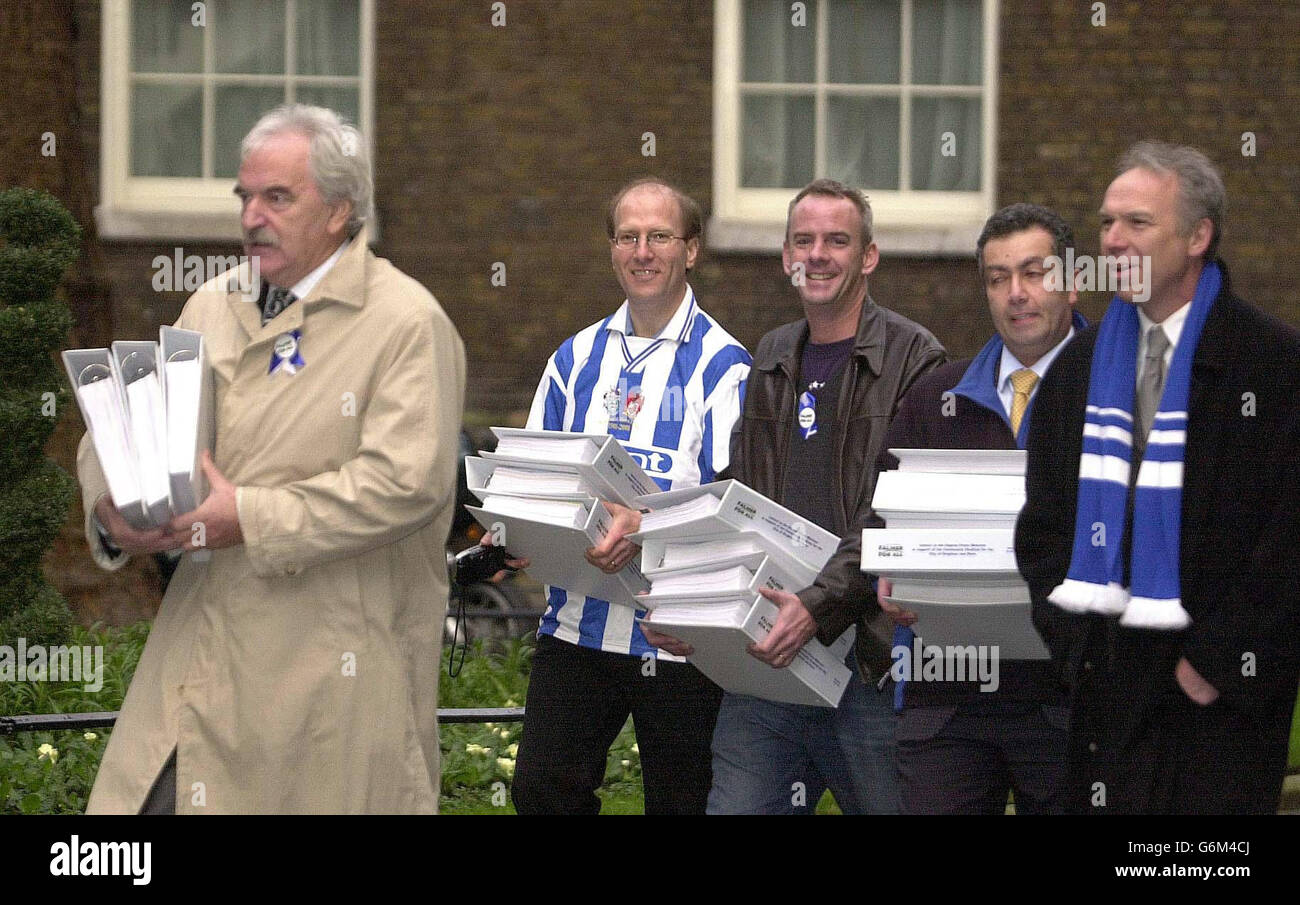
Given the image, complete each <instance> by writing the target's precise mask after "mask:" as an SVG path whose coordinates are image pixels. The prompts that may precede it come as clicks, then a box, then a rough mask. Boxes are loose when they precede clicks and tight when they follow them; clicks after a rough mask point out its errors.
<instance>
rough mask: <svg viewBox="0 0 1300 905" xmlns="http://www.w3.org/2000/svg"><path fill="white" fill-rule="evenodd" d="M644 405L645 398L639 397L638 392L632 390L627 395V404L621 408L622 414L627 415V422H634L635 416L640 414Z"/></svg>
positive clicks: (639, 393) (639, 392)
mask: <svg viewBox="0 0 1300 905" xmlns="http://www.w3.org/2000/svg"><path fill="white" fill-rule="evenodd" d="M644 403H645V397H644V396H642V395H641V391H640V390H633V391H632V392H630V393H628V394H627V404H626V405H625V406H623V412H624V413H625V414H626V415H627V420H628V421H635V420H636V416H637V415H639V414H641V406H642V405H643V404H644Z"/></svg>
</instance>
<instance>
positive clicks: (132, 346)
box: [63, 327, 212, 530]
mask: <svg viewBox="0 0 1300 905" xmlns="http://www.w3.org/2000/svg"><path fill="white" fill-rule="evenodd" d="M161 337H162V338H163V345H162V346H160V344H159V343H155V342H151V341H118V342H114V343H113V344H112V349H111V352H110V350H109V349H70V350H68V351H66V352H64V353H63V363H64V367H65V368H66V370H67V372H68V378H69V380H70V381H71V383H72V386H73V387H74V388H75V392H76V398H77V404H78V406H79V407H80V408H81V414H82V417H83V419H84V420H85V422H86V427H87V430H88V431H89V433H90V436H91V442H92V443H94V446H95V453H96V455H97V456H98V458H99V463H100V467H101V469H102V470H103V472H104V477H105V479H106V480H107V482H108V489H109V494H110V495H111V496H112V498H113V505H114V506H116V507H117V509H118V511H119V512H120V513H121V514H122V517H123V519H125V520H126V522H127V523H128V524H129V525H131V526H132V527H134V528H136V529H137V530H145V529H148V528H152V527H155V526H160V525H165V524H167V523H168V522H170V521H171V519H172V517H173V516H175V515H181V514H184V513H186V512H190V511H192V510H193V509H195V508H196V507H197V506H198V503H199V502H200V501H201V500H202V498H203V496H204V494H203V492H202V486H201V483H197V482H196V478H197V477H198V475H199V473H198V469H197V464H196V463H197V461H198V456H199V455H200V454H201V452H202V450H203V449H206V448H210V446H211V442H212V426H211V421H212V419H211V393H210V389H209V384H210V378H209V376H208V373H207V371H208V369H207V365H206V361H205V360H204V358H203V353H202V336H201V335H200V334H198V333H194V332H193V331H188V330H176V329H174V328H171V327H164V328H163V329H162V331H161ZM178 343H179V344H181V345H183V346H184V347H185V348H186V349H189V350H191V353H192V354H191V355H190V357H191V358H192V360H191V361H188V362H185V367H183V368H181V369H180V372H179V373H177V374H173V370H172V367H171V365H170V364H166V365H164V367H163V369H161V370H160V368H159V361H160V351H161V350H162V349H164V348H165V349H166V350H167V351H169V352H171V351H174V350H175V348H177V344H178ZM169 379H171V380H172V381H173V382H174V385H172V386H170V387H169V385H168V383H169ZM169 390H170V393H171V396H172V397H173V398H172V399H171V400H170V401H169V399H168V394H169Z"/></svg>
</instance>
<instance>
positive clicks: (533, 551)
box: [465, 427, 658, 608]
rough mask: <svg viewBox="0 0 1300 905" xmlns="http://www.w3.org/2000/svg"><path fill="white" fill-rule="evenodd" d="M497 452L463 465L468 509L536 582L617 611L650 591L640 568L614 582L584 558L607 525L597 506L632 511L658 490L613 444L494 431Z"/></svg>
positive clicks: (596, 438)
mask: <svg viewBox="0 0 1300 905" xmlns="http://www.w3.org/2000/svg"><path fill="white" fill-rule="evenodd" d="M492 430H493V432H494V433H495V434H496V435H497V437H498V443H497V448H496V451H495V452H484V453H482V454H481V456H480V457H475V456H470V457H467V458H466V459H465V475H466V480H467V483H468V485H469V489H470V491H471V492H472V493H474V494H475V495H476V496H477V497H479V499H481V500H482V501H483V505H482V506H481V507H479V506H467V507H466V508H467V509H468V510H469V512H470V513H471V514H472V515H473V516H474V517H475V518H476V519H478V521H479V522H481V523H482V524H483V526H484V527H485V528H487V529H488V530H489V531H491V532H493V533H494V534H496V535H497V536H498V537H500V538H501V540H502V541H503V542H504V544H505V547H506V548H507V550H509V552H510V553H511V555H512V556H517V557H526V558H528V559H529V560H530V561H531V563H530V565H529V567H528V573H529V574H530V575H531V576H532V577H534V578H536V579H537V580H538V581H541V582H544V583H545V584H548V585H551V586H552V587H557V588H563V589H564V590H566V591H568V592H569V593H571V594H582V595H584V596H587V597H594V598H595V599H597V600H605V601H608V602H610V603H617V604H621V605H623V606H630V607H634V608H635V607H637V606H638V603H637V595H638V594H640V593H642V592H644V591H646V590H648V589H649V583H648V582H647V581H646V579H645V576H644V575H642V574H641V568H640V566H639V564H638V563H636V562H635V561H634V562H631V563H629V564H628V565H627V566H626V567H625V568H624V569H623V570H622V571H620V572H618V573H617V574H615V575H610V574H608V573H605V572H602V571H601V570H600V569H597V568H596V567H595V566H593V565H591V564H590V563H588V562H587V560H586V556H585V553H586V551H587V550H588V549H589V548H590V547H593V546H595V545H596V544H598V543H600V541H601V540H603V539H604V538H605V536H606V535H607V534H608V533H609V531H610V529H611V527H612V526H613V517H612V516H611V515H610V514H609V511H608V510H607V509H606V508H605V507H604V506H603V505H601V501H602V500H609V501H611V502H615V503H619V504H622V505H625V506H629V507H632V508H636V505H637V504H636V502H635V499H636V498H637V497H639V496H641V495H643V494H646V493H649V492H652V491H653V490H654V489H655V488H656V487H657V486H658V485H656V484H655V483H654V481H653V480H651V478H650V477H649V476H648V475H647V474H646V473H645V472H644V471H643V470H642V469H641V467H640V466H639V465H637V463H636V461H635V460H634V459H633V458H632V457H631V455H630V454H629V453H628V452H627V450H625V449H624V448H623V447H622V446H621V445H619V442H618V440H616V439H615V438H613V437H610V436H607V435H604V434H577V433H568V432H562V431H525V430H517V429H514V428H504V427H494V428H493V429H492Z"/></svg>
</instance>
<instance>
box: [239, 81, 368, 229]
mask: <svg viewBox="0 0 1300 905" xmlns="http://www.w3.org/2000/svg"><path fill="white" fill-rule="evenodd" d="M285 132H297V133H298V134H300V135H305V136H306V137H307V138H308V139H309V140H310V142H311V145H310V151H309V152H308V161H309V164H310V166H311V175H312V179H314V180H315V181H316V188H317V189H318V190H319V191H320V193H321V197H322V198H323V199H325V203H326V204H338V203H339V202H342V201H351V202H352V215H351V216H350V217H348V222H347V232H348V235H349V236H355V235H356V234H357V233H358V232H360V231H361V227H362V226H364V225H365V223H366V221H367V220H369V219H371V218H372V217H374V215H375V201H374V197H375V189H374V184H373V182H371V179H370V155H369V152H368V151H367V150H366V142H365V139H364V138H362V136H361V133H360V132H359V131H357V127H356V126H354V125H352V124H351V123H349V122H347V121H345V120H344V119H343V118H342V117H341V116H339V115H338V114H337V113H335V112H334V111H333V110H330V109H328V108H326V107H313V106H310V105H308V104H282V105H281V106H279V107H276V108H275V109H274V110H272V111H271V112H269V113H267V114H265V115H263V116H262V118H261V119H259V120H258V121H257V124H256V125H255V126H253V128H252V129H250V130H249V132H248V134H247V135H245V136H244V140H243V141H242V142H241V143H240V145H239V159H240V161H241V162H242V161H243V160H244V159H245V158H247V157H248V155H249V154H250V153H252V152H253V151H254V150H256V149H257V148H259V147H260V146H261V145H263V144H264V143H265V142H266V141H267V140H268V139H270V138H272V137H274V136H276V135H281V134H283V133H285Z"/></svg>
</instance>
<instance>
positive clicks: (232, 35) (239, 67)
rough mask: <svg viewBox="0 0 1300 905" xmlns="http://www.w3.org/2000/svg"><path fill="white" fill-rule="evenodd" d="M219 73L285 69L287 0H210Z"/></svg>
mask: <svg viewBox="0 0 1300 905" xmlns="http://www.w3.org/2000/svg"><path fill="white" fill-rule="evenodd" d="M208 2H209V5H210V6H211V23H212V28H213V32H212V44H213V53H214V56H215V60H214V63H213V65H214V67H215V69H216V71H217V72H239V73H259V74H261V73H279V72H284V15H285V13H284V0H208Z"/></svg>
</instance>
